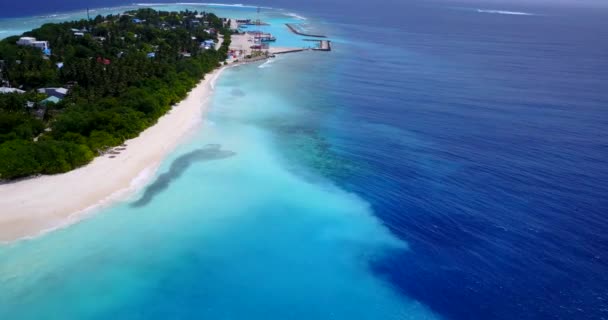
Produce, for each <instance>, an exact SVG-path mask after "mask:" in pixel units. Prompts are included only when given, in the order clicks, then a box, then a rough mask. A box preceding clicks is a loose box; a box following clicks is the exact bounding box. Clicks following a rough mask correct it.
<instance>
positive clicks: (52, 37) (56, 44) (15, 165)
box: [0, 9, 231, 180]
mask: <svg viewBox="0 0 608 320" xmlns="http://www.w3.org/2000/svg"><path fill="white" fill-rule="evenodd" d="M230 24H231V22H230V20H227V19H221V18H219V17H217V16H216V15H214V14H212V13H206V12H197V11H182V12H164V11H155V10H153V9H140V10H137V11H129V12H126V13H123V14H117V15H108V16H105V17H102V16H97V17H95V18H93V19H86V20H80V21H72V22H64V23H57V24H55V23H53V24H45V25H43V26H42V27H40V28H38V29H35V30H32V31H30V32H26V33H25V34H23V35H22V36H14V37H9V38H6V39H4V40H2V41H0V180H12V179H16V178H21V177H27V176H32V175H38V174H55V173H62V172H67V171H70V170H72V169H74V168H77V167H79V166H82V165H85V164H87V163H89V162H90V161H91V160H92V159H93V158H95V157H96V156H98V155H102V154H104V153H105V152H107V151H108V150H109V149H110V148H112V147H115V146H119V145H121V144H123V143H124V141H125V140H127V139H131V138H134V137H136V136H138V135H139V134H140V133H141V132H142V131H143V130H144V129H146V128H148V127H150V126H152V125H153V124H155V123H156V121H157V120H158V119H159V117H161V116H162V115H164V114H165V113H166V112H167V111H169V110H170V109H171V106H172V105H174V104H176V103H177V102H179V101H181V100H182V99H184V98H185V97H186V96H187V94H188V92H189V91H190V90H191V89H192V88H194V87H195V86H196V84H197V83H198V82H199V81H200V80H201V79H202V78H203V77H204V76H205V74H207V73H209V72H210V71H212V70H214V69H215V68H217V67H219V66H220V65H221V64H222V61H224V60H226V58H227V57H228V53H229V47H230V39H231V30H230Z"/></svg>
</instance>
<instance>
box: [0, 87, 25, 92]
mask: <svg viewBox="0 0 608 320" xmlns="http://www.w3.org/2000/svg"><path fill="white" fill-rule="evenodd" d="M0 93H25V91H23V90H19V89H17V88H9V87H0Z"/></svg>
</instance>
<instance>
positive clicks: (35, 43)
mask: <svg viewBox="0 0 608 320" xmlns="http://www.w3.org/2000/svg"><path fill="white" fill-rule="evenodd" d="M17 44H18V45H20V46H28V47H34V48H38V49H40V50H42V51H48V50H50V49H51V47H50V45H49V42H48V41H39V40H36V38H34V37H21V38H19V40H17Z"/></svg>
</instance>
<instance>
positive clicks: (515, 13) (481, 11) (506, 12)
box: [477, 9, 534, 16]
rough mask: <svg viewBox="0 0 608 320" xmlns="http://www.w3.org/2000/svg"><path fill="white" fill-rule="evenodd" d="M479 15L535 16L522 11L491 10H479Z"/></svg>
mask: <svg viewBox="0 0 608 320" xmlns="http://www.w3.org/2000/svg"><path fill="white" fill-rule="evenodd" d="M477 12H479V13H493V14H508V15H515V16H533V15H534V14H533V13H529V12H520V11H506V10H489V9H477Z"/></svg>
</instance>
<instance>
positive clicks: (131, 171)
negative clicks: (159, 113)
mask: <svg viewBox="0 0 608 320" xmlns="http://www.w3.org/2000/svg"><path fill="white" fill-rule="evenodd" d="M222 70H223V69H218V70H216V71H214V72H212V73H210V74H208V75H206V76H205V80H203V81H201V83H199V84H198V86H196V87H195V88H194V89H193V90H192V91H191V92H190V94H189V95H188V97H187V98H186V99H185V100H183V101H181V102H180V103H179V104H178V105H176V106H175V107H174V108H173V109H172V110H171V111H169V112H168V113H167V114H166V115H164V116H163V117H161V118H160V119H159V120H158V123H157V124H156V125H154V126H152V127H150V128H148V129H147V130H145V131H144V132H142V133H141V134H140V135H139V136H138V137H137V138H134V139H131V140H128V141H126V142H125V143H126V144H127V147H126V150H123V151H120V154H118V155H116V157H115V158H110V157H109V156H110V155H105V156H101V157H97V158H95V160H93V161H92V162H91V163H90V164H88V165H86V166H84V167H81V168H79V169H76V170H73V171H71V172H68V173H64V174H59V175H52V176H41V177H37V178H33V179H26V180H22V181H17V182H14V183H7V184H1V185H0V242H6V241H12V240H17V239H21V238H26V237H32V236H36V235H39V234H40V233H42V232H44V231H46V230H52V229H55V228H58V227H61V226H64V225H67V224H69V223H72V222H74V221H77V220H78V219H79V216H82V215H83V213H84V212H86V211H88V210H90V209H92V208H95V207H96V206H99V205H103V204H104V203H110V202H111V201H113V200H117V199H120V198H123V197H125V196H127V195H128V194H129V193H130V191H133V190H135V189H136V188H137V186H138V185H142V184H143V183H145V181H141V180H142V178H141V177H142V176H143V173H145V174H146V175H147V176H151V175H152V173H153V172H154V171H156V169H157V168H158V166H159V164H160V162H161V161H162V159H163V158H164V157H165V156H166V155H167V154H168V153H169V152H170V151H171V150H173V149H174V148H175V147H176V145H177V144H179V143H180V142H181V141H182V140H183V139H184V138H185V137H186V136H187V133H188V132H190V131H191V130H192V129H193V128H194V127H196V126H197V124H200V123H201V121H202V119H203V116H204V113H205V111H206V108H207V105H208V99H209V97H210V95H211V94H210V93H211V92H212V91H213V83H214V81H215V80H216V79H217V77H218V76H219V74H220V73H221V72H222Z"/></svg>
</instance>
